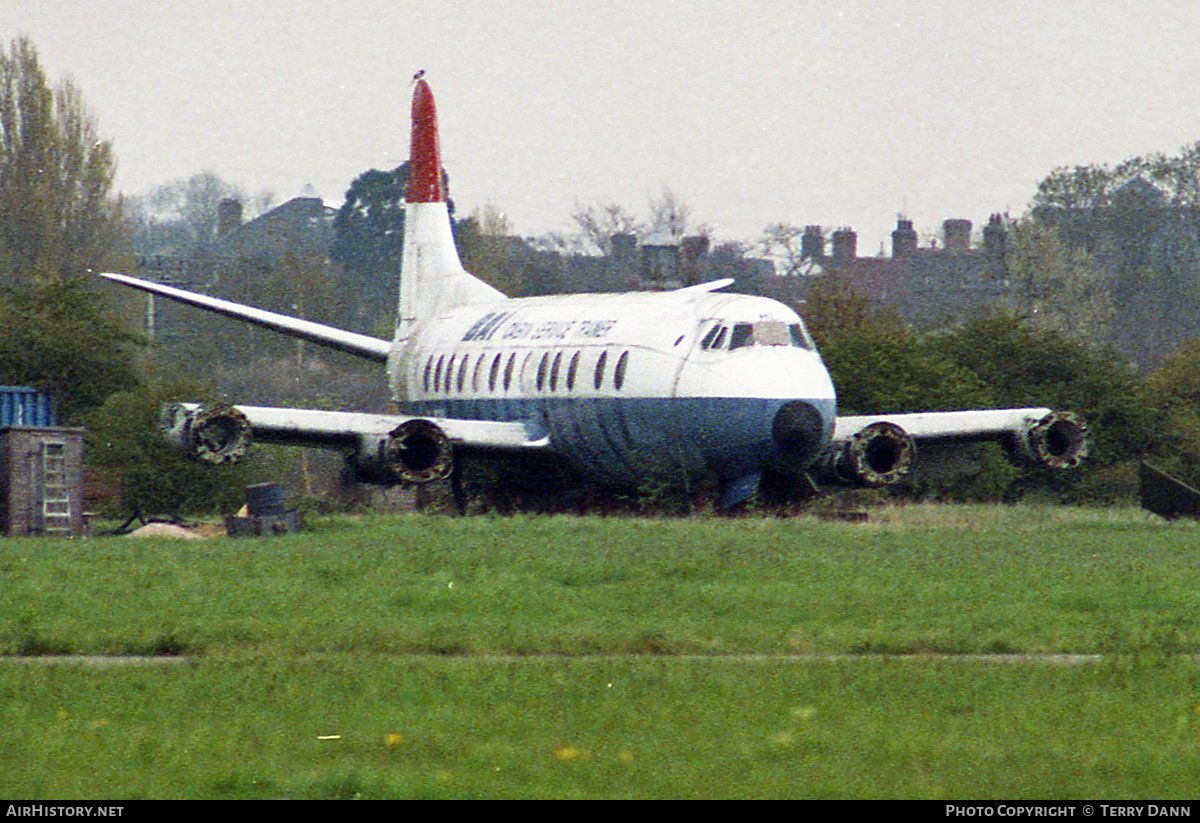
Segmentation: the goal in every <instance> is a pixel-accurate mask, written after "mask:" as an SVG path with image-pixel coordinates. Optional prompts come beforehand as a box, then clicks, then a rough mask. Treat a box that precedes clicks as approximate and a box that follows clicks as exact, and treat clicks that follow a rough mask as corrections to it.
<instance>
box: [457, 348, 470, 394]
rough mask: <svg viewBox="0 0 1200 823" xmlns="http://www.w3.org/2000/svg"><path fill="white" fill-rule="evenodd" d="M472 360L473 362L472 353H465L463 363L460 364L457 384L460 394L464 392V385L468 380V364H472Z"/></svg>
mask: <svg viewBox="0 0 1200 823" xmlns="http://www.w3.org/2000/svg"><path fill="white" fill-rule="evenodd" d="M470 362H471V355H469V354H464V355H463V359H462V365H460V366H459V367H458V385H457V388H458V393H459V394H462V393H463V386H464V385H465V384H466V382H467V366H468V364H470Z"/></svg>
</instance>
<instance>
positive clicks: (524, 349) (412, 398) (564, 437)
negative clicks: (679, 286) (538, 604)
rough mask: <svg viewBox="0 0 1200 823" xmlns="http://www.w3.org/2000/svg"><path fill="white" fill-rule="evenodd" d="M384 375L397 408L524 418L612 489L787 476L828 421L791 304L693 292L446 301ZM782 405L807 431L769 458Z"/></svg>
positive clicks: (820, 376) (822, 437) (827, 395)
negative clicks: (710, 475) (799, 446)
mask: <svg viewBox="0 0 1200 823" xmlns="http://www.w3.org/2000/svg"><path fill="white" fill-rule="evenodd" d="M388 372H389V380H390V384H391V390H392V394H393V397H394V399H395V401H396V403H397V405H398V406H399V410H400V412H401V413H404V414H412V415H418V416H425V417H433V418H457V419H468V420H505V421H522V422H526V423H531V424H535V425H537V426H540V427H543V428H544V431H545V433H546V434H547V435H549V438H550V442H551V444H553V448H554V451H556V452H558V453H561V454H562V455H563V456H565V457H566V458H567V459H568V460H570V461H571V462H572V463H575V464H576V465H577V466H578V467H579V468H580V469H582V470H584V471H586V472H588V473H590V474H593V475H599V476H601V477H602V478H604V479H608V480H612V481H615V482H622V483H629V482H630V481H633V482H637V481H640V480H644V479H648V478H650V477H663V478H665V479H677V475H678V473H679V472H681V471H682V472H686V473H695V472H698V471H705V470H709V471H715V472H716V473H718V474H720V475H722V476H724V477H727V478H730V477H739V476H742V475H745V474H748V473H752V472H755V471H759V470H761V469H762V468H763V467H764V465H765V464H767V463H769V462H771V461H772V460H775V461H776V462H779V460H783V461H786V462H789V463H794V464H797V465H795V466H794V468H796V469H799V468H801V467H802V465H800V464H805V463H807V462H808V461H810V460H811V459H813V458H814V457H815V456H816V455H817V454H819V453H820V452H821V451H822V450H823V448H824V447H825V446H826V445H827V444H828V442H829V438H830V436H831V435H832V432H833V426H834V422H835V419H836V409H835V398H834V390H833V384H832V382H831V380H830V378H829V374H828V372H827V371H826V369H825V366H824V364H823V363H822V362H821V358H820V356H819V355H818V354H817V352H816V350H815V347H814V346H813V345H812V341H811V338H809V336H808V333H807V331H806V330H805V329H804V326H803V323H802V321H801V320H800V318H799V317H798V316H797V315H796V313H795V312H793V311H792V310H790V309H788V308H787V307H786V306H784V305H782V304H780V303H777V302H775V301H773V300H768V299H766V298H762V297H751V296H745V295H737V294H720V293H715V292H710V291H704V290H702V289H691V290H680V291H674V292H641V293H627V294H584V295H571V296H553V297H532V298H522V299H510V300H503V301H498V302H495V303H487V304H476V305H468V306H459V307H456V308H453V309H450V310H448V311H446V312H444V313H442V314H440V315H439V316H437V317H432V318H429V319H428V320H425V321H424V322H421V323H419V324H416V325H415V326H414V327H413V328H412V329H411V332H410V334H409V335H408V337H407V339H406V340H404V341H402V342H400V343H398V344H397V346H396V347H395V349H394V350H393V353H392V356H391V357H390V358H389V363H388ZM796 402H802V403H804V404H807V406H809V407H811V409H812V410H813V411H814V412H815V414H814V415H810V417H811V418H812V419H813V421H814V422H813V424H812V427H813V429H814V432H813V434H812V436H811V437H809V438H808V440H807V441H806V445H805V448H804V449H803V452H804V453H802V454H801V453H795V451H796V450H795V449H792V450H791V451H792V453H789V454H786V455H783V454H780V451H781V450H780V449H779V443H778V442H777V441H778V439H779V438H778V436H777V435H778V431H777V429H776V430H775V431H774V432H773V425H774V423H775V419H776V415H777V414H778V413H779V411H780V408H781V407H782V406H784V405H785V404H789V403H791V404H794V403H796Z"/></svg>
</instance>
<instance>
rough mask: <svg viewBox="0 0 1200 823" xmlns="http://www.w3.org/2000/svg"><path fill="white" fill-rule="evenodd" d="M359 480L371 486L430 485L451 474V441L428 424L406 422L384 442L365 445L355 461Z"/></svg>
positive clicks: (423, 421)
mask: <svg viewBox="0 0 1200 823" xmlns="http://www.w3.org/2000/svg"><path fill="white" fill-rule="evenodd" d="M352 465H353V468H354V470H355V472H356V473H357V474H358V476H359V477H360V478H361V479H363V480H367V481H370V482H383V483H397V482H400V483H418V484H419V483H430V482H432V481H434V480H440V479H442V478H443V477H447V476H448V475H449V474H450V470H451V469H452V468H453V466H454V449H453V447H452V446H451V445H450V438H448V437H447V436H446V433H445V432H444V431H442V430H441V428H439V427H438V426H437V425H436V424H435V423H432V422H430V421H428V420H420V419H417V420H406V421H404V422H403V423H401V424H400V425H399V426H397V427H396V428H394V429H392V431H391V432H389V433H388V436H387V437H386V438H384V439H380V440H374V441H373V442H370V443H364V444H363V446H362V447H361V448H360V449H359V451H358V453H357V454H356V455H355V456H354V457H353V458H352Z"/></svg>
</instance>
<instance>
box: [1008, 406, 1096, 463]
mask: <svg viewBox="0 0 1200 823" xmlns="http://www.w3.org/2000/svg"><path fill="white" fill-rule="evenodd" d="M1008 447H1009V448H1008V451H1009V455H1010V456H1011V457H1012V458H1013V459H1014V460H1016V461H1017V462H1018V463H1021V464H1024V465H1027V466H1034V467H1037V468H1045V469H1059V470H1062V469H1074V468H1076V467H1077V466H1079V464H1080V463H1082V462H1083V461H1084V460H1085V459H1087V456H1088V451H1089V450H1090V448H1091V435H1090V433H1089V432H1088V425H1087V421H1085V420H1084V419H1083V418H1082V417H1080V416H1079V415H1077V414H1074V413H1073V412H1050V414H1048V415H1046V416H1045V417H1043V418H1042V419H1041V420H1039V421H1037V422H1036V423H1033V424H1032V425H1030V426H1029V427H1028V428H1027V429H1025V430H1024V431H1022V432H1018V433H1017V434H1016V435H1015V436H1014V437H1013V439H1012V440H1011V441H1010V442H1009V444H1008Z"/></svg>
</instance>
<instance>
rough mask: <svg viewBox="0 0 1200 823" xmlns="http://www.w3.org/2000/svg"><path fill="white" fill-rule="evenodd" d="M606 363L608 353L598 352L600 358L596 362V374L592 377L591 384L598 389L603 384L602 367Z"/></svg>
mask: <svg viewBox="0 0 1200 823" xmlns="http://www.w3.org/2000/svg"><path fill="white" fill-rule="evenodd" d="M607 363H608V352H606V351H602V352H600V358H599V359H598V360H597V361H596V373H595V375H593V376H592V384H593V385H594V386H595V387H596V388H597V389H598V388H600V386H601V384H602V383H604V366H605V364H607Z"/></svg>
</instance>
